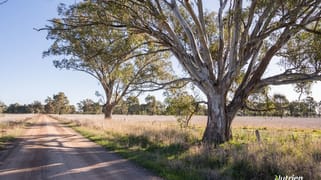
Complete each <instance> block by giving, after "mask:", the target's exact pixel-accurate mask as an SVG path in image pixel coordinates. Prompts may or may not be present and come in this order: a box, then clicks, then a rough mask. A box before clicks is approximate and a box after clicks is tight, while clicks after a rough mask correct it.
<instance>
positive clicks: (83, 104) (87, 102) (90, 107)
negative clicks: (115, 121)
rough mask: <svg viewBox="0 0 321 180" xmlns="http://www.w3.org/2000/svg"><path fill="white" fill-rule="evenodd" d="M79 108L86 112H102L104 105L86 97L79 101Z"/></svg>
mask: <svg viewBox="0 0 321 180" xmlns="http://www.w3.org/2000/svg"><path fill="white" fill-rule="evenodd" d="M78 109H79V110H80V112H81V113H84V114H100V113H102V107H101V105H100V104H99V103H98V102H94V101H93V100H91V99H84V100H82V101H80V102H79V103H78Z"/></svg>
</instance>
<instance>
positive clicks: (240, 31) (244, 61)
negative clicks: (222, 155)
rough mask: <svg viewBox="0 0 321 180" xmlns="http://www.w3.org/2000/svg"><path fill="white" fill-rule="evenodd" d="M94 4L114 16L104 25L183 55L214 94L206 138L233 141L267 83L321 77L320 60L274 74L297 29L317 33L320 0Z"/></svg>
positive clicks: (196, 79)
mask: <svg viewBox="0 0 321 180" xmlns="http://www.w3.org/2000/svg"><path fill="white" fill-rule="evenodd" d="M91 2H92V3H97V4H98V7H99V8H100V9H101V10H97V11H99V12H103V13H102V14H107V15H110V16H112V17H113V19H112V20H111V21H108V20H106V19H103V18H102V19H101V20H102V21H100V22H96V23H100V24H105V25H106V26H110V27H114V28H118V29H123V28H127V29H128V30H129V31H130V32H133V33H137V34H140V35H141V34H146V35H149V36H150V37H152V38H154V39H156V40H158V41H159V44H161V45H163V46H165V47H167V48H169V49H170V51H171V52H172V53H173V54H174V55H175V56H176V58H177V59H178V61H179V62H180V64H181V65H182V66H183V68H184V69H185V70H186V71H187V72H188V74H189V76H190V81H191V82H193V83H194V84H195V85H196V86H197V87H198V88H199V89H200V90H201V91H202V92H203V93H204V94H205V95H206V97H207V101H208V102H207V103H208V122H207V126H206V129H205V132H204V135H203V141H204V142H208V143H214V144H219V143H223V142H225V141H227V140H229V139H230V138H231V137H232V133H231V123H232V120H233V118H234V117H235V115H236V113H237V111H238V110H239V109H240V108H241V107H243V106H244V104H245V101H246V99H247V97H248V96H249V95H250V94H251V93H253V92H255V91H257V90H259V89H260V88H263V87H265V86H268V85H280V84H292V83H300V82H306V81H317V80H321V77H320V68H319V64H320V61H319V60H317V61H316V62H315V63H314V64H313V63H309V66H308V67H307V68H308V69H309V70H308V71H302V68H301V67H302V65H303V64H301V65H300V63H298V64H297V65H298V66H293V64H291V63H290V64H289V66H287V67H286V68H285V69H282V70H280V71H279V72H278V73H276V74H268V73H267V71H268V69H269V68H268V67H270V66H269V65H270V64H274V63H276V62H277V61H280V59H277V58H275V57H276V56H277V55H278V52H280V51H281V50H282V49H283V48H284V47H286V44H287V43H288V42H289V41H290V40H291V39H292V38H293V37H294V36H295V35H296V34H298V33H301V32H303V31H306V32H308V33H315V27H316V26H315V25H316V24H318V22H319V21H320V17H321V11H320V9H321V5H320V4H321V1H320V0H293V1H281V0H277V1H265V0H252V1H246V2H244V3H243V1H242V0H220V1H217V4H218V6H217V7H218V8H217V11H216V12H217V13H216V14H214V16H209V14H210V13H208V12H207V11H205V10H204V4H203V1H202V0H194V1H192V0H146V1H137V0H92V1H91ZM213 25H214V28H212V27H213ZM305 53H310V52H305ZM284 59H285V61H287V62H291V61H292V60H293V59H292V58H291V57H290V56H289V57H286V58H284ZM296 60H297V61H301V62H303V59H296ZM236 82H240V83H236ZM232 89H233V91H231V90H232Z"/></svg>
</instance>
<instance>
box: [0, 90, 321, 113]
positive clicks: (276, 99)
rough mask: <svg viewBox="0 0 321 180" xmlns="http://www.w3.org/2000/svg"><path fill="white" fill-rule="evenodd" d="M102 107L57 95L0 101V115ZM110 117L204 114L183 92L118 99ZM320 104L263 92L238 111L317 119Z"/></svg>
mask: <svg viewBox="0 0 321 180" xmlns="http://www.w3.org/2000/svg"><path fill="white" fill-rule="evenodd" d="M103 107H104V105H103V104H100V103H99V102H95V101H93V100H91V99H84V100H82V101H80V102H79V103H77V108H76V107H75V106H74V105H70V104H69V100H68V97H67V96H66V95H65V94H64V93H63V92H59V93H57V94H54V95H53V96H52V97H47V98H46V100H45V104H42V103H41V102H40V101H34V102H33V103H31V104H24V105H21V104H18V103H14V104H10V105H8V106H7V105H6V104H4V103H3V102H1V101H0V113H45V114H74V113H79V114H101V113H103V112H104V108H103ZM113 114H125V115H175V116H179V117H182V118H183V119H189V118H190V117H191V116H192V115H207V106H206V104H200V103H198V102H197V101H196V99H195V98H194V97H193V96H192V95H189V94H188V93H187V92H186V91H183V92H180V93H176V94H170V95H167V96H166V98H165V100H164V102H161V101H159V100H157V99H156V97H155V96H152V95H147V96H146V97H145V103H142V102H140V100H139V98H138V97H137V96H128V97H127V98H123V99H121V101H120V102H119V103H118V104H117V106H115V108H114V110H113ZM320 114H321V102H317V101H315V100H314V99H313V97H311V96H307V97H306V98H305V99H302V100H296V101H292V102H290V101H289V100H288V99H287V98H286V97H285V96H284V95H281V94H274V95H273V96H272V97H270V96H268V95H267V94H265V93H264V91H262V92H260V93H257V94H254V95H252V96H251V97H249V99H248V103H247V105H246V106H245V107H243V108H242V109H241V110H240V111H239V112H238V115H239V116H279V117H284V116H294V117H313V116H320Z"/></svg>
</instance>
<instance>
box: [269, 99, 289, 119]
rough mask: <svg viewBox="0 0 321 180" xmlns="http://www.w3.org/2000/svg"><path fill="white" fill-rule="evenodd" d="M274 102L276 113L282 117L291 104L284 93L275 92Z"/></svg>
mask: <svg viewBox="0 0 321 180" xmlns="http://www.w3.org/2000/svg"><path fill="white" fill-rule="evenodd" d="M273 102H274V104H275V111H276V114H277V115H278V116H280V117H281V118H282V117H283V116H284V113H285V109H287V108H288V106H289V101H288V100H287V98H286V96H285V95H283V94H274V95H273Z"/></svg>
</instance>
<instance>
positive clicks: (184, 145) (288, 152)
mask: <svg viewBox="0 0 321 180" xmlns="http://www.w3.org/2000/svg"><path fill="white" fill-rule="evenodd" d="M57 117H58V118H60V119H64V120H69V121H71V122H72V123H73V124H74V125H76V126H75V127H74V128H75V129H76V130H78V131H79V132H80V133H82V134H83V135H85V136H86V137H88V138H90V139H91V140H93V141H95V142H97V143H99V144H101V145H103V146H105V147H107V148H110V149H112V150H115V151H117V152H120V153H121V154H122V155H124V156H125V157H128V158H130V159H133V160H135V161H136V162H138V163H140V164H142V165H143V166H145V167H147V168H149V169H152V170H154V171H156V172H157V173H159V174H160V175H161V176H163V177H165V178H166V179H273V178H274V177H275V175H283V176H286V175H288V176H291V175H297V176H303V177H304V179H320V178H321V128H320V124H321V122H320V119H307V118H305V119H298V118H296V119H294V118H293V119H290V118H283V119H279V118H263V117H250V118H249V117H239V118H237V119H236V120H235V122H234V126H233V134H234V139H233V140H232V141H230V142H227V143H225V144H222V145H221V146H219V147H216V148H214V147H207V146H204V145H201V143H200V139H201V135H202V132H203V130H204V127H205V119H206V118H205V117H201V116H200V117H196V118H194V119H193V120H192V126H191V127H190V128H187V129H181V128H180V126H179V125H178V123H176V121H175V117H168V118H167V119H166V116H164V117H163V116H161V117H158V116H114V120H110V121H105V120H103V117H102V116H81V115H76V116H75V115H72V116H70V115H69V116H57ZM255 122H256V123H255ZM301 125H302V127H301ZM255 130H259V132H260V135H261V142H257V140H256V136H255V133H254V131H255Z"/></svg>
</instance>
